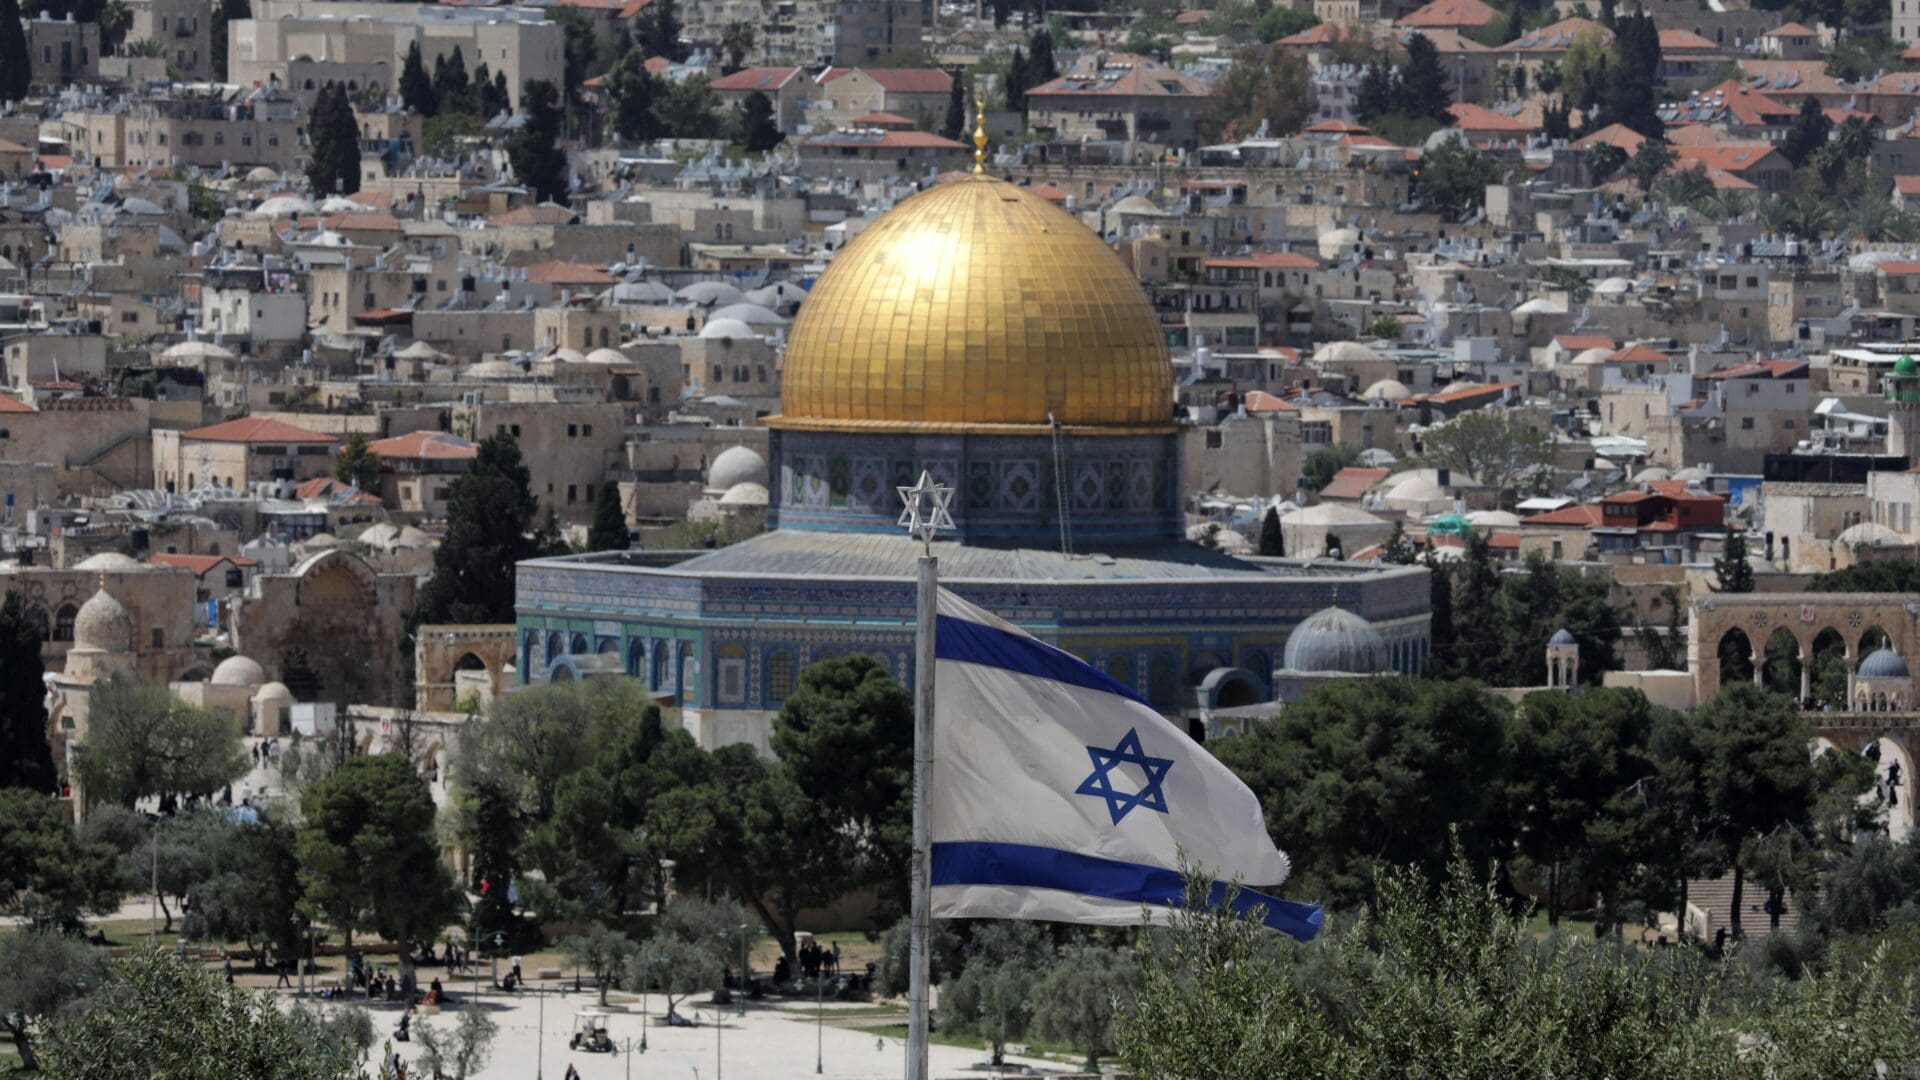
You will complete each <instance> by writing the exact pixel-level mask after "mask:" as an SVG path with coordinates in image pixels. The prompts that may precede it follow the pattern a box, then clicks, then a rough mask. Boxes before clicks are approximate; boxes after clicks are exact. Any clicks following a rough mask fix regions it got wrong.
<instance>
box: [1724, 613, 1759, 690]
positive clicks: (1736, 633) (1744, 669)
mask: <svg viewBox="0 0 1920 1080" xmlns="http://www.w3.org/2000/svg"><path fill="white" fill-rule="evenodd" d="M1715 651H1716V652H1717V653H1718V655H1719V658H1720V663H1719V665H1718V666H1719V668H1720V685H1721V686H1726V685H1729V684H1731V683H1736V682H1751V681H1752V680H1753V675H1754V668H1753V639H1752V638H1750V637H1748V636H1747V632H1746V631H1745V630H1743V629H1741V628H1740V627H1738V626H1730V627H1728V628H1727V630H1726V632H1725V633H1724V634H1721V635H1720V640H1719V643H1718V644H1717V645H1716V646H1715Z"/></svg>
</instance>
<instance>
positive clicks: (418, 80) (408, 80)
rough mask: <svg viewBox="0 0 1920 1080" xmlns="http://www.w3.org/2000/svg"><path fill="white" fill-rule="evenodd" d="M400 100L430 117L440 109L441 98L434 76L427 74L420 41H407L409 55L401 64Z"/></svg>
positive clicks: (414, 110) (412, 109)
mask: <svg viewBox="0 0 1920 1080" xmlns="http://www.w3.org/2000/svg"><path fill="white" fill-rule="evenodd" d="M400 100H401V101H403V102H405V103H406V106H407V108H408V109H409V110H411V111H413V112H416V113H419V114H420V115H421V116H423V117H429V118H430V117H432V116H433V115H434V114H435V113H437V112H439V111H440V108H439V103H440V99H439V98H438V97H436V96H434V92H433V76H431V75H428V74H427V65H426V61H425V60H423V59H421V56H420V43H419V42H418V41H412V42H408V43H407V57H406V60H405V61H403V62H402V63H401V65H400Z"/></svg>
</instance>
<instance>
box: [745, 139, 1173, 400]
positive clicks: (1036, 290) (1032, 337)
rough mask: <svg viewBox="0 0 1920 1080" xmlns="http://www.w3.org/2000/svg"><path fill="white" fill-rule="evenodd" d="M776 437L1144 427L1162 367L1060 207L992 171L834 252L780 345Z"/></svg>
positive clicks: (1118, 266) (1153, 328)
mask: <svg viewBox="0 0 1920 1080" xmlns="http://www.w3.org/2000/svg"><path fill="white" fill-rule="evenodd" d="M780 399H781V415H779V416H775V417H769V418H768V421H767V422H768V424H769V426H772V427H776V428H785V429H788V430H813V431H820V430H829V431H833V430H858V431H875V432H879V431H902V432H915V431H917V432H980V433H990V432H1000V431H1004V432H1007V433H1020V432H1026V431H1035V430H1045V429H1046V427H1047V425H1048V423H1049V421H1048V417H1049V416H1051V417H1052V418H1053V419H1054V420H1055V421H1057V422H1058V423H1059V424H1061V425H1063V426H1065V427H1067V428H1069V429H1073V428H1094V429H1109V430H1110V429H1122V430H1139V431H1151V430H1158V429H1164V428H1167V427H1168V426H1169V425H1170V424H1171V422H1172V416H1173V373H1172V366H1171V364H1170V362H1169V360H1168V356H1167V346H1166V341H1165V338H1164V337H1163V336H1162V334H1161V331H1160V326H1159V323H1158V320H1157V319H1156V318H1155V316H1154V313H1153V308H1152V306H1151V305H1150V304H1149V303H1148V301H1147V298H1146V294H1145V293H1143V292H1142V291H1141V289H1140V286H1139V284H1138V282H1137V281H1136V280H1135V279H1134V276H1133V275H1132V273H1130V272H1129V271H1128V270H1127V268H1126V266H1125V265H1124V264H1123V263H1122V262H1121V261H1120V259H1119V257H1118V256H1117V255H1115V254H1114V253H1113V252H1112V251H1111V250H1110V249H1109V248H1108V247H1107V246H1106V244H1105V243H1103V242H1102V241H1101V239H1100V238H1099V237H1098V236H1096V235H1095V234H1094V233H1093V232H1092V231H1091V230H1089V229H1088V228H1087V227H1086V226H1084V225H1082V224H1080V222H1078V221H1076V220H1075V219H1074V218H1073V217H1072V216H1070V215H1069V214H1067V213H1066V212H1065V211H1064V210H1061V209H1060V208H1058V207H1056V206H1054V205H1052V204H1051V203H1049V202H1047V201H1046V200H1045V199H1043V198H1041V197H1039V196H1037V195H1034V194H1032V193H1031V192H1029V191H1027V190H1025V189H1023V188H1019V187H1016V186H1014V185H1012V184H1009V183H1006V182H1004V181H1000V180H995V179H992V178H990V177H984V176H981V177H970V178H968V179H966V180H962V181H958V182H955V183H950V184H942V185H940V186H938V187H935V188H932V189H930V190H928V191H926V192H923V193H921V194H919V195H916V196H914V197H913V198H911V199H908V200H907V201H906V202H903V203H901V204H900V205H899V206H898V207H896V208H895V209H894V210H892V211H890V212H889V213H887V214H886V215H884V216H882V217H881V218H880V219H879V220H878V221H876V222H874V223H873V224H872V225H870V226H868V227H867V228H866V229H865V230H864V231H862V232H861V233H860V235H859V236H858V237H857V238H855V239H854V240H853V241H852V242H851V243H849V244H848V245H847V246H846V247H845V248H843V249H841V251H840V253H839V254H838V255H836V256H835V257H834V259H833V262H832V263H831V264H829V266H828V268H827V270H826V272H825V273H823V274H822V275H821V276H820V280H819V282H818V283H817V284H816V285H815V286H814V287H813V289H812V290H811V291H810V292H809V293H808V294H807V300H806V303H805V304H803V305H802V306H801V308H800V314H799V316H798V317H797V318H796V319H795V320H794V323H793V326H792V328H791V331H790V333H789V335H788V339H787V352H786V359H785V363H784V366H783V368H782V371H781V395H780Z"/></svg>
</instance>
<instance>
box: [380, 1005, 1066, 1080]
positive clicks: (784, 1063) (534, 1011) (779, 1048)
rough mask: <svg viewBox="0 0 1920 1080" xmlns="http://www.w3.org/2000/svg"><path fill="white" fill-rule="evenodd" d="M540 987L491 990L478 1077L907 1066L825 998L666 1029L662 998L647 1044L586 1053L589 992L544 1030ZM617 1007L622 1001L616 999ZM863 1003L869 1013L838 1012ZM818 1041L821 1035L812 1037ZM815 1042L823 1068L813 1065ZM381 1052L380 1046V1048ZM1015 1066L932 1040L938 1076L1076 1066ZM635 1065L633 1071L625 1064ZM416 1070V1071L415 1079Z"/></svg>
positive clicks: (848, 1075)
mask: <svg viewBox="0 0 1920 1080" xmlns="http://www.w3.org/2000/svg"><path fill="white" fill-rule="evenodd" d="M541 996H542V995H540V994H537V993H528V994H522V995H517V996H514V997H512V998H508V997H506V996H504V995H499V994H489V995H487V996H486V998H485V1000H484V1001H483V1003H482V1005H483V1007H484V1008H485V1009H486V1010H487V1013H488V1015H489V1016H491V1017H492V1018H493V1020H494V1022H495V1023H496V1024H498V1025H500V1032H499V1034H498V1036H497V1037H496V1038H495V1040H494V1044H493V1054H492V1057H491V1059H490V1061H489V1062H488V1065H487V1068H486V1069H485V1070H483V1071H482V1072H480V1073H479V1074H477V1076H476V1077H475V1078H474V1080H536V1078H544V1080H559V1078H560V1077H563V1076H564V1075H566V1071H567V1065H568V1064H572V1065H573V1066H574V1067H575V1068H576V1069H578V1070H579V1071H580V1076H581V1080H625V1078H626V1077H629V1076H631V1077H635V1078H640V1077H646V1078H648V1080H652V1078H656V1077H676V1078H690V1080H719V1078H721V1077H724V1076H733V1077H741V1078H756V1080H757V1078H773V1077H794V1078H796V1080H797V1078H800V1077H811V1076H816V1075H821V1076H826V1077H829V1078H840V1080H892V1078H898V1077H901V1076H903V1075H904V1073H905V1065H904V1062H905V1058H906V1050H905V1047H904V1046H903V1045H902V1042H901V1040H899V1039H897V1038H881V1037H877V1036H875V1035H872V1034H869V1033H866V1032H862V1031H857V1030H852V1028H853V1027H855V1026H880V1025H884V1024H887V1023H893V1022H897V1021H895V1020H890V1019H889V1018H887V1017H876V1016H872V1015H866V1014H870V1012H871V1007H869V1006H854V1007H848V1006H842V1007H840V1008H839V1009H835V1008H834V1007H832V1005H829V1006H828V1007H827V1008H826V1010H825V1017H826V1023H825V1024H818V1023H816V1021H815V1016H814V1010H813V1008H812V1007H811V1006H808V1007H806V1008H800V1007H799V1006H798V1005H795V1006H794V1007H792V1008H784V1007H777V1006H770V1005H751V1006H749V1007H748V1008H747V1010H746V1011H745V1013H744V1014H742V1013H740V1012H738V1011H737V1010H736V1009H734V1008H732V1007H728V1008H725V1009H722V1010H720V1011H721V1013H722V1014H723V1015H722V1022H721V1024H720V1026H719V1027H718V1028H717V1029H716V1028H715V1026H714V1024H713V1020H714V1016H715V1007H714V1006H710V1005H705V1004H701V1005H698V1006H696V1007H690V1006H688V1005H686V1004H684V1003H683V1004H682V1005H681V1009H680V1011H681V1013H682V1015H697V1016H698V1019H699V1022H700V1026H699V1027H696V1028H669V1027H665V1026H663V1025H662V1021H661V1019H660V1016H659V1013H660V1006H661V1002H660V1000H659V999H658V998H654V999H653V1000H652V1002H651V1006H652V1009H653V1021H652V1023H651V1025H650V1026H649V1027H648V1028H647V1043H648V1049H647V1051H646V1053H644V1054H642V1053H633V1054H631V1055H629V1054H625V1053H620V1054H613V1055H607V1054H588V1053H576V1052H573V1051H570V1050H568V1049H567V1041H568V1039H569V1037H570V1036H571V1034H572V1031H573V1020H574V1013H575V1011H576V1010H579V1009H583V1008H591V1007H594V996H593V995H592V994H590V993H580V994H573V993H549V994H546V995H545V1003H544V1004H545V1029H544V1030H545V1033H544V1036H542V1035H540V1034H539V1033H540V1032H541V1030H542V1029H541V1008H542V1002H541ZM619 1007H620V1006H619V1005H618V1003H616V1005H615V1008H616V1009H617V1008H619ZM855 1011H857V1012H859V1013H861V1014H863V1015H860V1016H857V1017H854V1016H842V1018H841V1019H839V1020H838V1021H836V1019H835V1014H836V1013H841V1014H845V1013H848V1012H855ZM373 1015H374V1025H375V1030H376V1032H377V1033H378V1036H379V1038H380V1039H381V1040H382V1041H384V1040H386V1039H387V1038H389V1037H391V1035H392V1033H393V1026H394V1024H395V1022H396V1021H397V1020H398V1018H399V1011H398V1007H397V1006H391V1005H385V1006H376V1007H375V1008H374V1012H373ZM422 1019H425V1021H426V1022H428V1023H432V1024H435V1025H436V1026H450V1025H451V1024H452V1023H453V1020H454V1016H453V1014H452V1013H451V1012H448V1013H444V1014H442V1015H441V1016H439V1017H431V1018H420V1017H416V1018H415V1021H414V1023H415V1025H416V1026H417V1025H418V1024H420V1023H421V1022H422ZM607 1027H608V1031H609V1033H610V1034H611V1035H612V1037H613V1040H614V1042H615V1043H616V1044H619V1045H621V1046H625V1045H626V1044H627V1041H628V1040H630V1039H631V1040H633V1042H634V1043H635V1044H637V1043H638V1042H639V1038H640V1018H639V1016H638V1015H636V1013H632V1012H617V1011H616V1012H613V1013H612V1016H611V1018H610V1020H609V1022H608V1025H607ZM816 1040H818V1041H817V1043H816ZM816 1048H817V1051H818V1053H819V1055H820V1057H819V1060H820V1063H821V1064H822V1066H823V1071H822V1072H820V1073H818V1074H816V1073H815V1071H814V1067H815V1060H816V1058H815V1055H816ZM393 1049H394V1050H396V1051H398V1052H399V1053H400V1055H401V1057H402V1058H403V1059H405V1060H406V1061H408V1062H412V1061H414V1060H415V1059H416V1058H417V1057H418V1054H419V1044H418V1043H417V1042H415V1043H395V1044H393ZM378 1052H379V1047H378V1045H376V1047H375V1053H378ZM1008 1061H1009V1063H1010V1066H1011V1067H1009V1068H1007V1069H1003V1070H994V1069H991V1068H989V1067H988V1066H987V1054H986V1052H985V1051H984V1050H972V1049H961V1048H957V1047H950V1046H939V1045H935V1046H934V1047H933V1049H932V1053H931V1063H932V1070H931V1071H932V1075H933V1076H934V1077H936V1078H948V1077H991V1076H1020V1075H1029V1074H1027V1073H1024V1072H1023V1071H1022V1068H1021V1066H1026V1067H1032V1068H1033V1069H1035V1070H1036V1071H1045V1072H1052V1073H1060V1072H1070V1071H1072V1070H1071V1069H1069V1068H1067V1067H1066V1066H1063V1065H1061V1064H1059V1063H1053V1062H1045V1061H1039V1060H1033V1059H1025V1058H1011V1057H1010V1058H1009V1059H1008ZM629 1070H630V1071H629ZM413 1075H417V1074H410V1076H409V1080H412V1077H413Z"/></svg>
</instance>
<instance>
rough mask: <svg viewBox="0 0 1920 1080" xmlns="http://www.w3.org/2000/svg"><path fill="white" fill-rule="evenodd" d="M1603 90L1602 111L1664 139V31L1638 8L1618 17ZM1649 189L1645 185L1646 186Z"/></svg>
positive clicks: (1609, 117) (1614, 120)
mask: <svg viewBox="0 0 1920 1080" xmlns="http://www.w3.org/2000/svg"><path fill="white" fill-rule="evenodd" d="M1607 68H1608V70H1607V78H1606V81H1605V84H1604V86H1603V88H1602V91H1601V107H1602V114H1603V115H1604V116H1605V117H1606V119H1607V121H1608V122H1609V123H1616V124H1625V125H1626V126H1627V127H1630V128H1632V129H1633V130H1635V131H1637V132H1639V133H1640V134H1642V135H1645V136H1646V137H1647V138H1648V139H1650V140H1657V141H1664V139H1663V138H1662V136H1663V133H1664V132H1665V130H1666V125H1665V124H1663V123H1661V121H1660V31H1659V29H1658V27H1656V26H1655V25H1654V21H1653V16H1652V15H1649V14H1647V13H1645V12H1640V11H1636V12H1635V13H1634V14H1632V15H1623V16H1620V17H1619V18H1617V19H1615V20H1614V25H1613V53H1612V62H1611V63H1610V64H1608V65H1607ZM1642 190H1645V187H1644V186H1643V187H1642Z"/></svg>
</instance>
